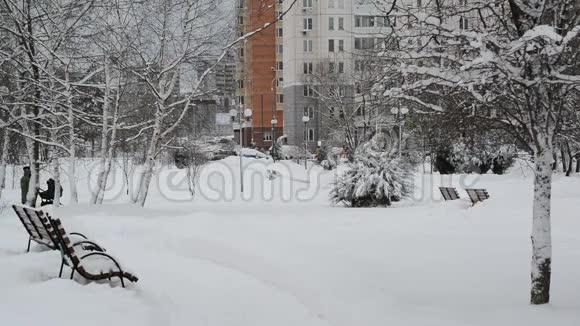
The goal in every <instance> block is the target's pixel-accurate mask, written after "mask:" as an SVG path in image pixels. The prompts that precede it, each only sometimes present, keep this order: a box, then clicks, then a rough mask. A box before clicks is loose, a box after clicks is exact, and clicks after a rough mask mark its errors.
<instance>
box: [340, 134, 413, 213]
mask: <svg viewBox="0 0 580 326" xmlns="http://www.w3.org/2000/svg"><path fill="white" fill-rule="evenodd" d="M384 144H385V142H383V141H381V139H380V136H379V137H377V136H375V137H374V138H373V139H371V140H370V141H369V142H367V143H365V144H363V145H362V146H360V147H359V148H358V149H357V151H356V153H355V157H354V160H353V162H352V163H347V164H346V170H345V171H344V173H343V174H342V175H340V176H339V177H338V178H337V180H336V181H335V183H334V185H333V189H332V190H331V192H330V200H331V202H333V203H334V204H343V205H345V206H348V207H381V206H382V207H385V206H390V205H391V204H392V202H397V201H400V200H402V199H404V198H406V197H408V196H409V195H410V194H411V192H412V190H413V182H412V181H413V180H412V177H413V172H414V170H415V167H414V165H413V164H411V163H409V162H407V161H406V160H405V159H403V160H399V159H398V158H395V155H393V152H392V151H389V150H388V149H386V148H384Z"/></svg>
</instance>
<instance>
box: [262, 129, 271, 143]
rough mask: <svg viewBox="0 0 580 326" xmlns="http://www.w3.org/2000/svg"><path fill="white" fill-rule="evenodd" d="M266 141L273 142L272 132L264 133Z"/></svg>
mask: <svg viewBox="0 0 580 326" xmlns="http://www.w3.org/2000/svg"><path fill="white" fill-rule="evenodd" d="M264 140H265V141H272V132H271V131H266V132H264Z"/></svg>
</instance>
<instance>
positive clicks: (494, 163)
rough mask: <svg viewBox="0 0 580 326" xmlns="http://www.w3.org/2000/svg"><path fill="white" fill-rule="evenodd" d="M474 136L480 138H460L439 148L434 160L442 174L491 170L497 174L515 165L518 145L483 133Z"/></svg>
mask: <svg viewBox="0 0 580 326" xmlns="http://www.w3.org/2000/svg"><path fill="white" fill-rule="evenodd" d="M487 135H488V134H484V136H487ZM474 138H480V139H476V140H474V139H469V140H467V139H460V140H457V141H456V142H455V143H453V144H452V145H450V146H448V147H445V148H441V149H439V150H438V151H437V153H436V156H435V162H434V165H435V168H436V169H437V171H439V173H441V174H453V173H480V174H486V173H488V172H489V171H490V170H491V171H492V172H493V173H495V174H504V173H505V171H507V169H509V168H510V167H511V166H512V165H513V162H514V159H515V157H516V153H517V148H516V146H514V145H505V144H501V143H500V144H498V143H495V142H492V141H491V140H490V139H489V138H485V137H482V136H481V135H480V136H479V137H474Z"/></svg>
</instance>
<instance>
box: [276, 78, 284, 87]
mask: <svg viewBox="0 0 580 326" xmlns="http://www.w3.org/2000/svg"><path fill="white" fill-rule="evenodd" d="M276 87H284V78H283V77H278V79H276Z"/></svg>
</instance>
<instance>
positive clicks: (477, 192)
mask: <svg viewBox="0 0 580 326" xmlns="http://www.w3.org/2000/svg"><path fill="white" fill-rule="evenodd" d="M465 191H466V192H467V195H468V196H469V199H471V203H473V205H475V204H477V203H478V202H480V201H484V200H486V199H489V193H488V192H487V190H485V189H465Z"/></svg>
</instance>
